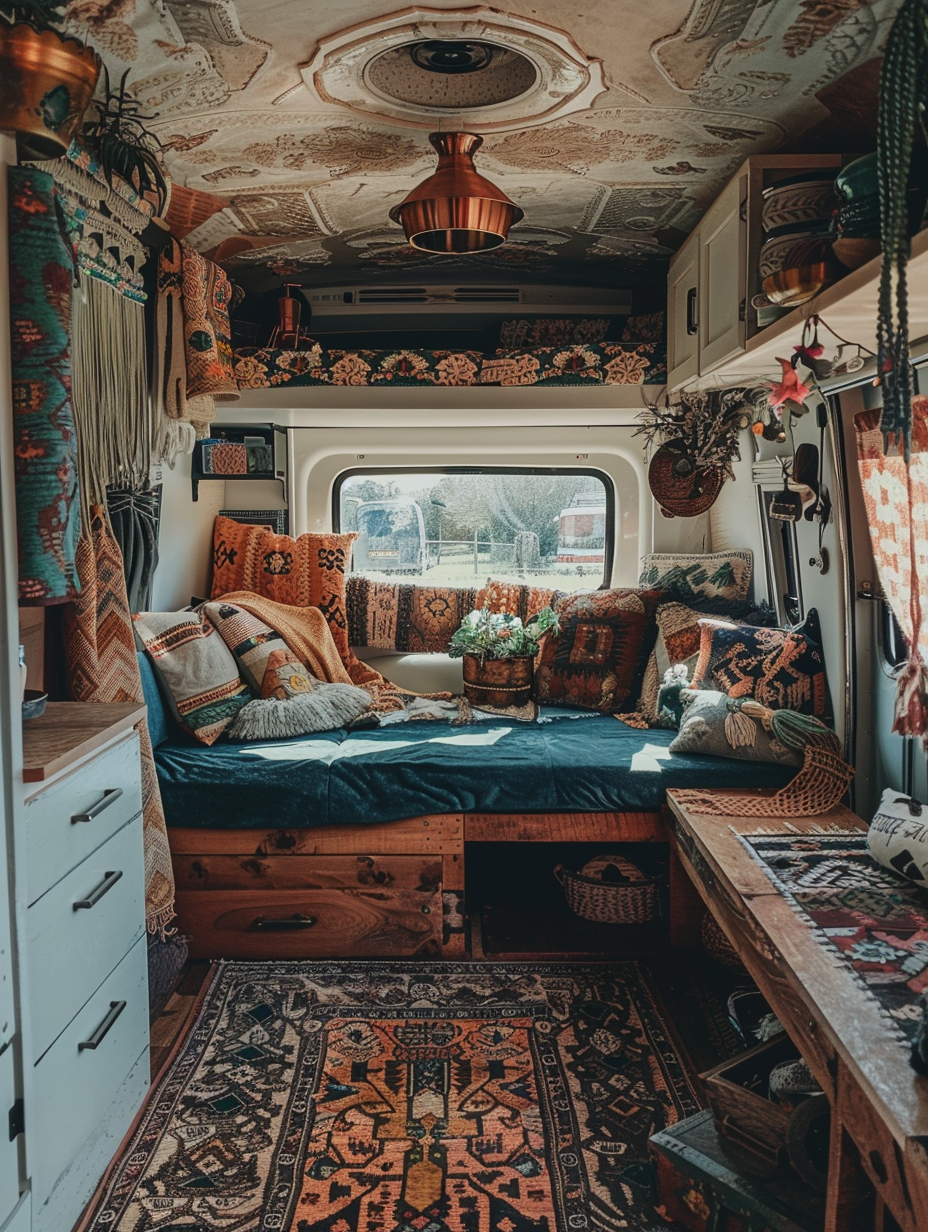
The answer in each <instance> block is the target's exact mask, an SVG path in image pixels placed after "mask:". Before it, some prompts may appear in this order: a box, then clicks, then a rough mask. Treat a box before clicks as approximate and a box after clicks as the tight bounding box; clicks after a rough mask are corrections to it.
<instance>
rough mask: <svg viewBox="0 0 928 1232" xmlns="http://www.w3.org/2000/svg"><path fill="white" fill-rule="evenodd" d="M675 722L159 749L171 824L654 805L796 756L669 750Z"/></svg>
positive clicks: (308, 822) (782, 775)
mask: <svg viewBox="0 0 928 1232" xmlns="http://www.w3.org/2000/svg"><path fill="white" fill-rule="evenodd" d="M673 735H674V733H673V732H666V731H638V730H636V729H634V728H631V727H628V726H627V725H625V724H624V723H620V722H619V721H618V720H616V719H614V718H612V717H611V716H607V715H602V716H599V715H597V716H595V717H589V718H584V719H577V720H562V721H559V722H553V723H547V724H519V723H516V724H512V723H505V722H493V723H486V724H480V725H475V726H470V727H464V728H454V727H449V726H446V725H444V724H443V723H409V724H404V725H402V726H400V727H394V728H384V729H380V730H373V731H363V730H362V731H355V732H351V733H349V732H346V731H335V732H327V733H325V734H324V735H314V736H303V737H298V738H296V739H293V740H284V741H276V742H267V743H258V744H217V745H214V746H213V747H212V748H205V747H204V746H202V745H196V744H194V743H193V742H192V741H191V742H186V741H183V742H182V741H181V740H180V739H174V738H169V739H168V740H167V741H165V742H164V743H162V744H160V745H159V747H158V748H157V749H156V750H155V761H156V764H157V767H158V778H159V780H160V783H161V795H162V800H163V802H164V809H165V814H166V816H167V821H168V824H169V825H172V826H203V827H217V828H220V829H233V828H250V827H255V828H259V827H262V828H263V827H265V826H281V827H287V828H290V827H297V826H324V825H337V824H343V825H347V824H352V825H353V824H358V823H362V824H363V823H367V822H370V823H375V822H386V821H398V820H399V819H401V818H404V817H418V816H421V815H423V814H427V813H459V812H486V813H539V812H564V811H577V812H599V811H605V812H613V811H615V812H657V811H658V810H659V809H660V808H661V806H662V804H663V803H664V797H665V793H666V791H667V788H668V787H780V786H782V785H783V784H784V783H785V782H787V781H788V780H789V779H790V778H791V777H792V776H793V774H794V773H795V770H794V769H792V768H784V767H782V766H774V765H762V764H758V763H756V762H744V761H731V760H728V759H727V758H718V757H707V756H695V755H693V754H685V755H684V754H671V753H670V752H669V751H668V747H667V746H668V745H669V744H670V742H671V740H672V739H673Z"/></svg>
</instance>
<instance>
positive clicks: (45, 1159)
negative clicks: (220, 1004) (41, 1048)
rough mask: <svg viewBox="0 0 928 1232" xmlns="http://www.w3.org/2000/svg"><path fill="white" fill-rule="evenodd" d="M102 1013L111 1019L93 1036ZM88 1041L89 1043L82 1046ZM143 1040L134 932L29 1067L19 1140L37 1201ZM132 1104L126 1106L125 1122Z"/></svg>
mask: <svg viewBox="0 0 928 1232" xmlns="http://www.w3.org/2000/svg"><path fill="white" fill-rule="evenodd" d="M123 1002H125V1005H124V1007H123V1008H122V1010H121V1011H119V1007H120V1006H121V1005H122V1003H123ZM117 1011H119V1012H118V1017H115V1021H113V1017H114V1015H116V1014H117ZM108 1021H110V1022H112V1025H111V1026H110V1027H109V1029H108V1030H106V1032H105V1034H103V1037H102V1039H100V1038H99V1037H100V1035H101V1034H102V1033H103V1029H104V1028H105V1026H106V1024H107V1022H108ZM97 1041H98V1042H97ZM94 1042H97V1046H96V1048H90V1047H86V1045H87V1044H88V1043H94ZM82 1043H83V1044H84V1045H85V1047H84V1048H81V1047H80V1045H81V1044H82ZM147 1047H148V955H147V948H146V945H145V939H144V937H142V938H140V939H139V940H138V941H137V942H136V943H135V945H134V946H133V947H132V949H131V950H130V951H129V953H128V954H127V955H126V956H125V958H124V959H123V960H122V962H121V963H120V964H119V966H118V967H117V968H116V970H115V971H114V972H112V974H111V975H110V976H109V978H108V979H107V980H106V981H105V982H104V983H103V985H102V986H101V987H100V988H99V989H98V990H97V991H96V992H95V993H94V995H93V996H92V997H91V998H90V1000H89V1001H88V1002H87V1004H86V1005H85V1006H84V1008H83V1009H82V1010H80V1011H79V1012H78V1014H77V1015H76V1017H75V1018H74V1019H73V1021H72V1022H71V1023H70V1024H69V1025H68V1026H67V1027H66V1029H65V1030H64V1032H63V1033H62V1034H61V1035H60V1036H59V1038H58V1039H57V1040H56V1041H55V1043H54V1044H53V1045H52V1047H51V1048H50V1049H49V1050H48V1052H47V1053H46V1054H45V1056H44V1057H43V1058H42V1060H41V1061H40V1062H39V1063H38V1065H36V1066H35V1069H34V1070H33V1073H32V1097H31V1101H30V1103H31V1107H28V1106H27V1109H26V1125H27V1127H28V1132H27V1135H26V1140H27V1149H29V1147H31V1151H30V1159H29V1169H30V1171H31V1174H32V1189H33V1198H34V1201H36V1202H38V1203H41V1202H44V1201H45V1198H46V1197H47V1196H48V1194H49V1193H50V1192H51V1189H52V1187H53V1185H54V1184H55V1182H56V1181H57V1179H58V1177H59V1176H60V1175H61V1173H62V1172H63V1171H64V1169H65V1168H66V1167H67V1166H68V1164H69V1163H70V1162H71V1160H72V1159H74V1157H75V1156H76V1155H77V1153H78V1152H79V1151H80V1149H81V1147H82V1146H83V1144H84V1142H85V1140H86V1139H87V1138H88V1137H89V1136H90V1134H91V1133H92V1131H93V1130H94V1128H95V1127H96V1125H97V1123H98V1122H99V1121H100V1120H101V1119H102V1117H103V1116H104V1114H105V1113H106V1112H107V1110H108V1109H109V1107H110V1104H111V1103H112V1102H113V1099H114V1097H115V1095H116V1093H117V1091H118V1090H119V1088H120V1086H121V1085H122V1083H123V1080H124V1079H125V1077H126V1075H127V1074H128V1073H129V1071H130V1070H131V1069H132V1067H133V1065H134V1064H135V1062H136V1061H137V1060H138V1058H139V1055H140V1054H141V1053H143V1052H144V1051H145V1050H146V1049H147ZM137 1111H138V1109H136V1108H132V1109H128V1108H127V1109H126V1127H128V1125H129V1123H130V1122H131V1120H132V1117H133V1116H134V1115H135V1113H136V1112H137Z"/></svg>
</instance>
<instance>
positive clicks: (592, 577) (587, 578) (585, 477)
mask: <svg viewBox="0 0 928 1232" xmlns="http://www.w3.org/2000/svg"><path fill="white" fill-rule="evenodd" d="M336 510H337V513H338V518H339V526H338V529H339V530H341V531H357V533H358V540H357V543H356V544H355V547H354V553H353V557H352V571H353V572H355V573H364V574H366V575H368V576H378V577H385V578H392V577H397V576H398V575H406V576H411V577H412V576H415V577H423V578H425V577H427V578H428V581H429V582H430V583H432V584H434V585H445V586H474V585H482V584H483V582H484V581H485V580H486V578H487V577H488V576H490V575H491V574H492V575H494V576H502V577H510V578H522V579H525V580H526V581H528V580H531V581H532V582H536V583H537V584H538V585H552V586H559V587H561V588H563V589H568V590H569V589H584V590H587V589H591V588H595V587H597V586H600V585H601V584H602V582H603V580H604V577H605V568H606V563H607V562H606V553H607V544H608V542H609V540H608V537H607V529H608V528H607V519H608V518H610V517H611V516H612V510H611V508H610V502H609V501H608V499H607V494H606V487H605V485H604V483H603V481H602V480H601V479H599V478H597V477H596V476H595V475H590V474H584V473H583V472H579V471H577V472H573V471H572V472H564V471H560V472H558V471H553V470H552V471H543V472H537V471H536V472H532V473H528V472H524V471H523V472H517V471H500V470H483V471H468V472H466V473H462V472H454V471H449V472H437V471H431V472H425V471H418V472H415V473H410V472H405V473H400V472H392V473H391V472H381V473H378V474H371V473H367V474H353V475H347V476H345V477H344V478H343V479H342V480H341V482H340V483H339V485H338V487H337V489H336Z"/></svg>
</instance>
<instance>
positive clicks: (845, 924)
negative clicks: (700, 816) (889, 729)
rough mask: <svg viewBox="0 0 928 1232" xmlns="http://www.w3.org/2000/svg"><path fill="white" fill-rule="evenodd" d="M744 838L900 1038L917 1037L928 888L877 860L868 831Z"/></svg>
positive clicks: (927, 964) (924, 981)
mask: <svg viewBox="0 0 928 1232" xmlns="http://www.w3.org/2000/svg"><path fill="white" fill-rule="evenodd" d="M740 837H741V841H742V843H744V845H745V846H746V847H747V849H748V851H750V852H751V853H752V855H753V856H754V857H755V858H756V859H757V860H759V861H760V863H761V865H762V866H763V868H764V871H765V872H766V873H767V875H768V877H770V878H771V880H772V881H773V882H774V884H775V885H776V886H777V888H778V889H779V890H780V892H781V893H782V894H783V896H784V898H785V899H786V900H787V902H789V903H790V904H791V905H792V907H793V908H794V910H796V911H797V912H799V914H800V915H802V916H804V917H805V919H806V920H807V922H808V924H809V926H810V928H811V929H812V932H813V935H814V936H815V938H816V939H817V940H818V941H819V942H820V944H821V945H823V946H825V947H826V948H827V949H829V950H830V951H831V952H832V954H834V955H835V957H836V960H837V961H841V962H843V963H846V964H847V965H848V968H849V969H850V970H851V971H852V972H853V974H854V975H855V977H856V978H857V979H858V981H859V982H860V983H861V984H862V986H863V987H864V988H865V989H866V990H867V992H868V993H869V994H870V995H871V996H872V997H874V998H875V999H876V1001H877V1004H878V1005H879V1006H880V1009H881V1010H882V1011H883V1014H884V1017H885V1018H886V1019H887V1020H888V1022H889V1023H890V1024H891V1025H892V1026H893V1028H894V1029H895V1031H896V1033H897V1034H898V1035H899V1038H900V1039H901V1040H911V1039H912V1037H913V1036H914V1035H915V1032H916V1029H917V1028H918V1025H919V1022H920V1021H921V1018H922V1011H921V1009H920V1006H919V999H920V997H921V994H922V993H923V992H925V991H926V989H928V893H926V892H925V890H924V889H921V888H920V887H919V886H916V885H913V883H912V882H911V881H908V880H907V879H906V878H905V877H902V876H900V875H899V874H897V873H894V872H892V871H891V870H890V869H886V868H883V867H882V866H881V865H879V864H877V862H876V860H874V858H873V856H871V854H870V852H869V849H868V848H867V835H866V832H865V831H861V830H848V831H837V832H833V831H826V832H824V833H822V834H796V833H791V834H790V833H783V834H763V835H752V834H743V835H741V836H740Z"/></svg>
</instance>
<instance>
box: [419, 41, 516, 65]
mask: <svg viewBox="0 0 928 1232" xmlns="http://www.w3.org/2000/svg"><path fill="white" fill-rule="evenodd" d="M495 50H496V48H495V47H493V46H492V44H490V43H465V42H462V41H461V40H460V39H427V40H426V42H424V43H413V44H412V45H411V46H410V48H409V58H410V60H412V62H413V64H415V65H416V67H417V68H424V69H425V71H426V72H427V73H479V72H481V71H482V70H483V69H485V68H489V66H490V62H491V61H492V59H493V53H494V51H495Z"/></svg>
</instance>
